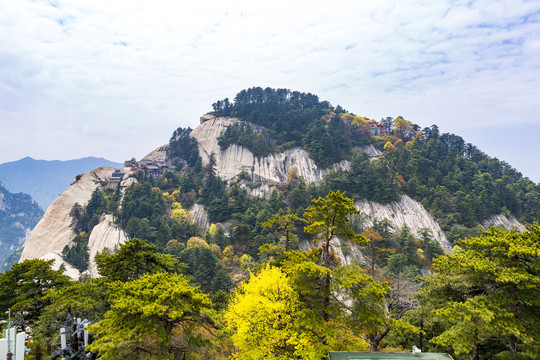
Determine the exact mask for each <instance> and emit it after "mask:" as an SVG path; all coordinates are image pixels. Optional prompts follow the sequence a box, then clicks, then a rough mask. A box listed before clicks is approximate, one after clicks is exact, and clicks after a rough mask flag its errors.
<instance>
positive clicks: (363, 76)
mask: <svg viewBox="0 0 540 360" xmlns="http://www.w3.org/2000/svg"><path fill="white" fill-rule="evenodd" d="M252 86H262V87H267V86H270V87H273V88H278V87H280V88H289V89H291V90H298V91H304V92H312V93H314V94H317V95H318V96H319V98H320V99H321V100H328V101H330V102H331V103H332V104H333V105H338V104H340V105H341V106H343V107H344V108H346V109H347V110H349V111H351V112H354V113H356V114H358V115H362V116H368V117H369V118H374V119H377V120H379V119H380V118H381V117H386V116H392V117H396V116H398V115H401V116H403V117H405V118H406V119H408V120H411V121H412V122H414V123H417V124H419V125H420V126H421V127H425V126H430V125H432V124H437V125H438V126H439V127H440V129H441V131H443V132H452V133H455V134H458V135H460V136H462V137H463V138H464V139H465V140H466V141H468V142H472V143H473V144H475V145H477V146H478V147H479V148H480V149H481V150H483V151H484V152H486V153H488V154H489V155H491V156H494V157H497V158H499V159H501V160H504V161H507V162H508V163H510V164H511V165H513V166H514V167H516V168H517V169H518V170H519V171H521V172H522V173H523V175H524V176H528V177H529V178H531V179H532V180H534V181H535V182H540V168H539V166H538V157H539V155H540V141H539V140H538V137H540V117H539V113H540V108H539V103H540V1H538V0H534V1H524V0H523V1H521V0H508V1H497V0H487V1H447V0H436V1H425V0H424V1H423V0H418V1H414V0H413V1H382V0H377V1H373V0H370V1H359V0H351V1H340V0H335V1H328V0H325V1H316V0H310V1H294V0H288V1H276V0H273V1H264V2H263V1H256V0H251V1H223V0H221V1H204V0H199V1H189V2H187V1H159V0H153V1H136V0H130V1H116V0H115V1H111V0H106V1H104V0H103V1H102V0H77V1H73V0H69V1H68V0H58V1H54V0H53V1H40V0H34V1H27V0H3V1H1V2H0V124H1V132H0V163H2V162H6V161H13V160H17V159H19V158H21V157H24V156H32V157H34V158H37V159H48V160H51V159H59V160H65V159H74V158H79V157H84V156H99V157H105V158H107V159H110V160H114V161H123V160H124V159H128V158H131V157H132V156H134V157H136V158H137V159H139V158H141V157H142V156H144V155H145V154H146V153H148V152H150V151H151V150H153V149H154V148H156V147H157V146H159V145H162V144H165V143H167V142H168V140H169V137H170V136H171V134H172V132H173V131H174V129H176V128H177V127H179V126H182V127H187V126H190V127H192V128H193V127H196V126H197V125H198V123H199V117H200V116H201V115H203V114H204V113H206V112H208V111H210V110H212V108H211V104H212V103H213V102H215V101H216V100H219V99H223V98H225V97H229V98H234V96H235V94H236V93H237V92H238V91H240V90H242V89H245V88H248V87H252Z"/></svg>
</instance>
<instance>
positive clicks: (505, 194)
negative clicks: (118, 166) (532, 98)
mask: <svg viewBox="0 0 540 360" xmlns="http://www.w3.org/2000/svg"><path fill="white" fill-rule="evenodd" d="M213 107H214V114H215V115H216V116H231V117H237V118H239V119H241V120H243V121H242V122H240V123H239V124H237V125H235V126H232V127H230V128H229V129H227V130H226V131H225V132H224V134H223V135H222V137H221V138H220V140H219V141H220V146H222V147H226V146H228V145H230V144H232V143H239V144H241V145H243V146H245V147H247V148H249V149H251V150H252V151H253V153H254V154H255V155H256V156H261V157H263V156H267V155H269V154H272V153H273V152H279V151H283V150H284V149H289V148H293V147H301V148H304V149H305V150H306V151H308V153H309V154H310V156H311V157H312V158H313V159H314V160H315V161H316V162H317V163H318V164H319V165H320V166H323V167H329V166H330V165H332V164H333V163H334V162H337V161H340V160H344V159H345V160H349V161H350V168H349V169H348V170H341V171H331V172H330V173H329V174H328V175H327V176H326V177H325V179H324V180H323V181H322V182H321V183H319V184H313V183H309V184H308V183H307V182H306V181H305V180H304V179H303V178H302V177H301V176H300V175H299V174H298V173H297V172H295V171H291V172H290V173H289V176H288V178H287V181H286V182H284V183H282V184H275V186H274V187H273V191H272V192H271V193H270V194H269V195H268V196H267V197H251V196H248V195H247V191H246V187H249V186H256V184H250V183H249V181H246V179H245V178H244V177H243V175H242V174H239V176H238V177H237V178H236V179H234V180H233V181H230V182H228V183H227V182H225V181H223V180H222V179H221V178H219V176H217V174H216V170H215V158H213V157H212V156H211V157H210V161H209V163H208V164H206V165H203V162H202V159H201V157H200V156H199V155H198V150H197V142H196V140H195V139H193V138H192V137H190V136H189V135H190V132H191V129H189V128H188V129H183V128H179V129H177V130H176V131H175V132H174V133H173V135H172V137H171V139H170V148H169V156H170V158H171V160H172V161H173V163H174V164H175V170H174V171H167V172H165V173H164V175H163V177H160V178H154V177H152V176H149V175H147V174H144V173H139V174H138V175H137V177H136V179H137V183H136V184H134V185H132V186H130V187H129V188H127V189H125V191H124V193H123V194H122V191H121V189H120V187H119V186H118V187H116V188H115V187H111V186H103V187H98V188H97V189H96V190H95V191H94V193H93V194H92V197H91V199H90V201H89V202H88V203H87V204H86V205H85V206H80V205H76V206H74V208H73V209H72V211H71V217H72V220H73V223H72V227H73V229H74V231H75V232H76V234H78V235H77V237H76V238H75V241H74V242H73V243H72V245H71V246H68V247H66V248H65V249H64V252H63V255H64V258H65V259H66V260H68V262H70V263H72V264H74V265H76V266H77V267H78V268H79V269H84V268H85V267H86V266H87V261H88V248H87V242H88V234H89V233H90V232H91V231H92V228H93V226H94V225H96V224H97V223H98V222H99V218H100V216H101V215H103V214H112V215H114V217H115V219H116V221H117V223H118V225H119V226H121V227H122V228H123V229H124V230H125V231H126V233H127V235H128V236H129V237H130V240H129V241H128V242H127V243H125V244H123V245H121V246H120V247H119V248H118V249H110V250H105V251H103V252H102V253H100V254H98V255H97V256H96V263H97V266H98V270H99V274H100V275H101V277H100V278H98V279H84V278H83V279H81V280H80V281H77V282H73V281H69V280H68V279H67V278H66V277H65V276H64V275H63V274H62V272H61V271H56V270H53V269H52V263H51V261H43V260H28V261H25V262H22V263H20V264H16V265H14V266H13V267H12V268H11V269H10V270H8V271H6V272H5V273H4V274H0V290H1V292H0V311H6V310H7V309H8V308H11V309H12V313H13V314H14V315H15V316H16V317H17V318H18V321H19V322H18V326H19V327H20V328H21V329H24V328H26V329H27V331H29V332H30V334H31V336H32V341H31V342H30V344H29V346H30V348H31V351H30V353H29V354H28V357H27V358H29V359H43V358H48V357H49V356H50V355H51V354H52V353H54V352H55V351H56V350H57V347H58V344H59V333H58V328H57V327H55V326H54V324H61V323H64V321H65V320H66V317H67V316H68V314H70V315H71V316H72V317H81V318H89V319H91V320H92V322H93V325H91V326H90V327H89V331H90V333H91V334H92V336H93V339H94V340H93V343H92V344H91V345H90V346H89V347H88V349H89V350H90V351H92V352H93V353H94V354H98V356H99V358H102V359H229V358H234V359H325V358H326V353H327V351H330V350H333V351H339V350H348V351H359V350H361V351H388V352H391V351H407V352H408V351H410V349H411V348H412V346H413V345H416V346H419V347H421V349H422V350H423V351H424V352H427V351H431V352H447V353H450V354H452V356H454V357H455V358H456V359H472V360H480V359H536V358H538V355H537V354H538V353H540V328H539V327H538V325H537V324H538V323H539V322H540V318H539V317H540V315H539V314H540V312H538V309H539V307H540V300H539V299H540V294H539V289H540V286H539V285H540V259H539V252H538V249H539V247H540V227H539V225H537V224H535V222H536V221H537V220H538V218H539V217H540V216H539V215H540V194H539V193H540V187H539V185H537V184H534V183H533V182H531V181H530V180H528V179H527V178H523V177H522V175H521V174H520V173H518V172H517V171H516V170H515V169H513V168H512V167H511V166H509V165H508V164H506V163H504V162H501V161H498V160H497V159H494V158H491V157H489V156H487V155H486V154H484V153H482V152H481V151H480V150H478V149H477V148H476V147H474V146H473V145H471V144H467V143H465V141H464V140H463V139H461V138H460V137H459V136H456V135H452V134H441V133H439V130H438V128H437V127H436V126H432V127H430V128H425V129H420V128H419V127H418V126H417V125H414V124H413V123H412V122H410V121H407V120H405V119H403V118H402V117H397V118H395V119H392V118H386V119H382V120H381V121H380V122H377V123H378V124H379V125H378V126H380V129H381V131H379V132H378V133H376V134H374V133H373V132H372V131H371V128H370V126H373V125H372V124H373V122H369V119H366V118H363V117H360V116H357V115H355V114H351V113H349V112H347V111H345V110H344V109H342V108H341V107H339V106H337V107H333V106H332V105H331V104H329V103H328V102H324V101H319V99H318V98H317V96H315V95H313V94H306V93H299V92H291V91H289V90H286V89H277V90H274V89H262V88H252V89H248V90H243V91H241V92H240V93H239V94H237V96H236V97H235V99H234V101H233V102H230V101H229V100H228V99H225V100H221V101H218V102H216V103H215V104H214V105H213ZM370 124H371V125H370ZM368 144H370V145H373V146H374V147H376V148H377V149H379V150H380V151H381V155H380V156H377V157H374V158H373V157H370V156H369V155H368V154H367V153H365V152H363V151H359V150H358V147H359V146H362V145H368ZM403 194H408V195H409V196H411V197H413V198H415V199H416V200H418V201H419V202H420V203H421V204H422V205H424V207H426V209H428V210H429V211H430V212H431V213H432V214H433V215H434V217H435V218H436V219H437V221H438V222H439V223H440V225H441V227H442V228H443V230H444V231H445V232H446V234H447V235H448V237H449V239H450V240H451V241H452V242H453V245H455V247H454V250H453V252H452V253H450V254H445V253H444V251H443V250H442V249H441V247H440V245H439V244H438V243H437V242H436V241H435V240H434V239H433V234H431V233H430V232H429V230H427V229H425V231H422V232H421V233H418V234H413V233H412V232H411V230H410V229H409V228H408V227H407V226H404V227H402V228H400V229H395V228H393V227H392V226H391V225H390V222H389V221H387V220H384V219H382V220H381V219H380V220H377V219H369V218H367V217H366V216H365V214H362V213H360V212H359V211H358V210H357V209H356V207H355V206H354V200H359V199H364V198H366V199H370V200H374V201H377V202H380V203H388V202H391V201H394V200H398V199H399V198H400V197H401V195H403ZM194 204H198V205H202V206H203V207H204V209H205V210H206V212H207V214H208V218H209V221H210V223H211V224H212V225H211V226H210V228H209V229H208V230H207V231H203V230H201V229H199V228H198V227H197V226H195V225H194V224H193V221H192V216H193V214H192V213H191V212H190V210H189V209H191V208H192V206H193V205H194ZM501 213H502V214H513V215H514V216H516V217H518V218H519V219H520V220H521V221H523V222H525V223H527V224H529V231H527V232H523V233H519V232H516V231H514V230H504V229H491V230H488V231H482V230H481V228H480V227H479V223H480V222H481V221H483V220H485V219H486V218H487V217H488V216H490V215H494V214H501ZM344 256H348V257H349V258H352V261H350V263H345V262H344V261H343V257H344ZM423 275H424V276H423ZM426 275H427V276H426Z"/></svg>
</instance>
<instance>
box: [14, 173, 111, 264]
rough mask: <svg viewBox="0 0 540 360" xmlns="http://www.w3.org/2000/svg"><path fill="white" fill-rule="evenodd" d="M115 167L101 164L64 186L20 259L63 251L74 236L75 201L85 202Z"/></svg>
mask: <svg viewBox="0 0 540 360" xmlns="http://www.w3.org/2000/svg"><path fill="white" fill-rule="evenodd" d="M114 170H115V169H114V168H113V167H100V168H97V169H96V170H93V171H91V172H89V173H88V174H84V175H83V176H81V178H80V179H79V180H78V181H77V182H75V183H74V184H73V185H71V186H70V187H69V188H67V190H65V191H64V192H63V193H62V194H61V195H60V196H59V197H58V198H57V199H56V200H55V201H54V202H53V203H52V204H51V205H50V206H49V208H48V209H47V211H46V212H45V214H44V215H43V217H42V218H41V220H40V221H39V223H38V224H37V225H36V227H35V228H34V230H32V233H31V234H30V237H29V238H28V240H27V241H26V243H25V245H24V249H23V251H22V254H21V260H20V261H23V260H26V259H38V258H40V257H42V256H44V255H45V254H49V253H55V252H58V251H62V249H63V248H64V247H65V246H66V245H67V244H69V243H70V241H71V240H73V238H74V237H75V234H74V232H73V230H72V229H71V216H70V215H69V213H70V211H71V209H72V207H73V205H75V203H79V204H80V205H85V204H86V203H87V202H88V200H90V197H91V196H92V192H94V190H95V189H96V188H97V187H98V186H99V184H100V183H101V182H105V181H107V179H109V178H110V176H111V174H112V173H113V172H114Z"/></svg>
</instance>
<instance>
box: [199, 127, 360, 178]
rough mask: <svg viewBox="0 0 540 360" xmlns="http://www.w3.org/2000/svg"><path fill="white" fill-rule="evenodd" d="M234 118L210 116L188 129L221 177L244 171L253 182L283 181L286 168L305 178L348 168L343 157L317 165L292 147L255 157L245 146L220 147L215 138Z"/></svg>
mask: <svg viewBox="0 0 540 360" xmlns="http://www.w3.org/2000/svg"><path fill="white" fill-rule="evenodd" d="M238 121H239V120H238V119H235V118H209V120H206V121H205V122H203V123H202V124H201V125H199V126H198V127H197V128H196V129H194V130H193V131H192V132H191V136H192V137H194V138H195V139H197V142H198V143H199V154H200V155H201V157H202V160H203V164H204V165H207V164H208V163H209V161H210V156H211V154H214V155H215V159H216V174H217V175H219V176H220V177H221V178H222V179H223V180H226V181H229V180H232V179H234V178H235V177H236V176H237V175H238V174H240V173H241V172H244V173H245V174H247V175H248V176H249V178H250V179H251V181H253V182H261V183H263V184H264V183H272V184H274V183H283V182H285V181H286V180H287V175H288V173H289V169H291V168H292V167H296V168H297V169H298V174H299V175H301V176H302V177H303V178H304V179H305V180H306V181H307V182H310V183H311V182H319V181H321V180H322V178H323V176H324V175H326V174H327V173H328V172H330V171H331V170H332V169H347V168H348V167H349V162H348V161H342V162H339V163H337V164H335V165H334V166H333V168H331V169H321V168H319V167H318V166H317V165H316V164H315V162H313V160H311V158H310V157H309V155H308V153H307V151H305V150H303V149H300V148H294V149H289V150H286V151H285V152H282V153H278V154H272V155H270V156H267V157H263V158H257V157H255V156H253V153H251V151H249V150H248V149H246V148H244V147H242V146H239V145H232V146H229V147H228V148H227V149H225V150H221V149H220V147H219V145H218V142H217V138H218V137H219V136H220V135H221V133H222V132H223V131H225V129H226V128H227V127H228V126H230V125H232V124H234V123H236V122H238Z"/></svg>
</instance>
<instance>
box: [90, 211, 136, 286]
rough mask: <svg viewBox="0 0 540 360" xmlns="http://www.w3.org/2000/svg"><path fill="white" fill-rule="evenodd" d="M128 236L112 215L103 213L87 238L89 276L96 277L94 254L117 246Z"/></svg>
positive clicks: (126, 239)
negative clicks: (115, 222) (116, 223)
mask: <svg viewBox="0 0 540 360" xmlns="http://www.w3.org/2000/svg"><path fill="white" fill-rule="evenodd" d="M128 239H129V238H128V236H127V235H126V233H125V232H124V230H122V228H120V227H119V226H118V225H115V224H114V218H113V216H112V215H105V216H104V217H103V219H102V220H101V221H100V222H99V224H97V225H96V226H94V228H93V229H92V232H91V233H90V237H89V238H88V250H89V253H90V258H89V265H88V270H89V272H90V276H91V277H94V278H95V277H98V276H99V274H98V271H97V266H96V262H95V261H94V259H95V257H96V254H97V253H98V252H101V251H103V249H105V248H108V249H111V250H113V249H115V248H116V247H117V246H119V245H121V244H123V243H125V242H126V241H128Z"/></svg>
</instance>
